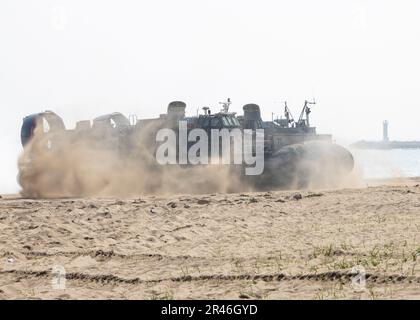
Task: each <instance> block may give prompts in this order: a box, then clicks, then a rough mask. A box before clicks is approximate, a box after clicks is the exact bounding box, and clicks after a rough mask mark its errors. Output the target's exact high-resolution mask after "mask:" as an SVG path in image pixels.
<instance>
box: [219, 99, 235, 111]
mask: <svg viewBox="0 0 420 320" xmlns="http://www.w3.org/2000/svg"><path fill="white" fill-rule="evenodd" d="M219 104H221V105H222V110H221V112H223V113H228V112H229V107H230V105H231V104H232V102H231V101H230V98H228V99H227V101H225V102H219Z"/></svg>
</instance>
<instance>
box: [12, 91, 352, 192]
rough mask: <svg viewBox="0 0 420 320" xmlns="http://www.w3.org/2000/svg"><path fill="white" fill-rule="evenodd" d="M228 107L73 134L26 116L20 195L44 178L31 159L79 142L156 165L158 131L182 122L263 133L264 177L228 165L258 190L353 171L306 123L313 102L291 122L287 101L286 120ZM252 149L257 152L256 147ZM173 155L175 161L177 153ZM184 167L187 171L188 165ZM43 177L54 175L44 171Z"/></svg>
mask: <svg viewBox="0 0 420 320" xmlns="http://www.w3.org/2000/svg"><path fill="white" fill-rule="evenodd" d="M230 104H231V101H230V99H228V101H227V102H224V103H222V110H221V111H219V112H216V113H211V110H210V108H208V107H204V108H203V113H202V114H200V115H197V116H191V117H186V115H185V110H186V104H185V103H184V102H182V101H173V102H171V103H170V104H169V105H168V108H167V113H166V114H161V115H160V116H159V118H155V119H139V120H137V118H136V117H134V116H130V117H129V118H127V117H125V116H124V115H123V114H121V113H118V112H116V113H112V114H109V115H104V116H101V117H98V118H95V119H94V120H93V121H92V122H90V121H79V122H78V123H77V124H76V128H75V129H74V130H66V128H65V126H64V122H63V120H62V119H61V118H60V117H59V116H58V115H57V114H55V113H54V112H51V111H45V112H42V113H37V114H32V115H29V116H27V117H25V118H24V120H23V125H22V129H21V140H22V145H23V147H24V149H25V157H23V158H21V159H20V161H19V178H18V180H19V183H20V185H21V186H22V191H23V193H24V194H26V195H30V196H36V195H37V194H36V190H33V188H32V186H33V185H34V184H33V182H34V179H40V178H42V177H40V176H39V174H35V173H34V171H35V170H34V169H33V166H34V165H33V163H34V161H33V159H34V158H35V157H37V156H39V154H42V153H48V154H52V155H54V154H56V155H57V156H59V154H60V149H61V148H67V149H68V148H71V146H72V145H73V144H75V143H78V142H81V141H83V142H84V143H86V144H87V145H88V146H89V148H92V149H95V148H96V149H110V150H112V151H115V152H116V153H117V154H118V156H119V157H120V158H136V157H138V158H139V161H146V160H145V159H147V161H151V159H153V160H154V162H155V163H154V164H153V163H151V164H150V165H155V166H159V164H158V163H157V161H156V157H155V155H156V150H157V148H158V143H157V142H156V135H157V132H158V131H159V130H160V129H164V128H168V129H173V130H175V131H179V123H180V121H185V122H186V123H187V130H188V131H190V130H193V129H197V128H198V129H202V130H204V131H206V132H209V133H210V131H211V130H213V129H219V130H222V129H227V130H229V131H232V130H240V131H241V132H242V133H245V132H251V133H255V132H257V131H261V130H263V148H262V150H263V159H264V170H263V172H262V174H260V175H249V176H248V175H246V174H245V173H244V172H245V169H246V168H245V167H246V165H242V166H237V165H233V166H232V170H233V171H235V172H236V173H237V174H238V175H239V176H240V177H241V179H243V181H244V183H247V184H249V185H252V186H253V187H254V188H256V189H260V190H261V189H265V190H267V189H268V190H269V189H274V188H282V189H286V188H307V187H310V186H311V183H313V182H314V181H315V182H316V184H318V185H319V184H320V185H321V186H325V187H326V186H335V184H337V183H339V181H340V179H341V178H342V177H345V176H346V175H348V174H349V173H350V172H351V171H352V170H353V166H354V160H353V156H352V154H351V153H350V152H349V151H348V150H346V149H345V148H343V147H342V146H340V145H338V144H335V143H334V142H333V141H332V136H331V135H325V134H317V132H316V128H315V127H312V126H311V125H310V122H309V114H310V112H311V109H310V107H309V105H310V104H313V102H308V101H305V104H304V107H303V109H302V112H301V114H300V117H299V119H298V121H295V120H294V119H293V117H292V115H291V112H290V110H289V108H288V106H287V104H286V103H285V106H284V117H282V118H281V119H277V120H273V121H263V120H262V118H261V113H260V107H259V106H258V105H257V104H247V105H245V106H243V111H244V113H243V115H241V116H237V115H236V113H234V112H230V111H229V107H230ZM208 137H211V134H209V135H208ZM209 139H210V138H209ZM139 140H142V141H143V142H144V143H143V146H146V148H142V149H141V150H137V149H136V146H138V145H139ZM193 144H194V143H191V142H188V146H187V148H191V147H192V145H193ZM208 145H210V143H209V144H208ZM177 147H179V146H177ZM61 150H62V149H61ZM251 150H252V151H251V152H253V153H254V154H255V152H256V150H255V143H254V145H253V147H252V148H251ZM177 152H178V153H177V157H179V156H180V155H179V150H177ZM147 153H148V155H147V156H146V154H147ZM152 162H153V161H152ZM38 165H39V164H38ZM185 169H188V164H187V165H186V166H185ZM157 172H159V171H157ZM43 174H44V175H54V174H55V173H54V172H53V171H50V172H49V171H48V170H43ZM180 191H182V190H180Z"/></svg>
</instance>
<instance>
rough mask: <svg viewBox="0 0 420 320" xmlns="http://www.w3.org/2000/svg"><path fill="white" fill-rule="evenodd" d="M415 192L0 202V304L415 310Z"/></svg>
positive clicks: (419, 288) (418, 275)
mask: <svg viewBox="0 0 420 320" xmlns="http://www.w3.org/2000/svg"><path fill="white" fill-rule="evenodd" d="M418 183H419V182H418V181H416V180H410V181H405V182H404V183H401V182H398V183H394V184H391V185H390V184H387V185H380V184H379V183H372V184H371V185H373V186H370V187H367V188H362V189H344V190H334V191H313V192H310V191H296V192H292V191H287V192H285V191H279V192H255V193H243V194H239V193H236V194H209V195H179V196H142V197H140V198H134V199H93V198H90V199H49V200H33V199H21V198H19V197H14V196H3V197H2V198H1V199H0V259H1V260H0V298H1V299H32V298H41V299H108V298H111V299H419V298H420V187H419V185H418Z"/></svg>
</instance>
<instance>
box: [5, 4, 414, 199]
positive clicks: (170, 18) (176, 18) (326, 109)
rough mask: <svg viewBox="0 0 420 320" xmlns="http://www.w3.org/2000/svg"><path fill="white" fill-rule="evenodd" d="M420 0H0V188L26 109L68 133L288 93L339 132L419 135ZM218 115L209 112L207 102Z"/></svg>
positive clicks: (353, 136)
mask: <svg viewBox="0 0 420 320" xmlns="http://www.w3.org/2000/svg"><path fill="white" fill-rule="evenodd" d="M419 77H420V1H418V0H404V1H396V0H395V1H384V0H371V1H356V0H352V1H350V0H349V1H345V0H343V1H333V0H317V1H313V0H312V1H311V0H306V1H304V0H300V1H299V0H298V1H296V0H288V1H281V0H273V1H264V0H258V1H257V0H255V1H244V0H230V1H229V0H209V1H204V0H167V1H163V0H153V1H124V0H119V1H105V0H83V1H82V0H80V1H78V0H77V1H75V0H71V1H70V0H68V1H64V0H61V1H55V0H50V1H43V0H37V1H32V0H26V1H25V0H1V1H0V106H1V111H2V116H3V123H2V126H1V127H0V146H1V150H2V153H1V161H0V178H1V180H0V193H1V192H15V191H16V190H17V186H16V183H15V176H16V174H17V172H16V159H17V156H18V153H19V152H20V150H21V147H20V141H19V131H20V125H21V121H22V118H23V116H24V115H26V114H29V113H34V112H38V111H42V110H45V109H50V110H54V111H56V112H57V113H59V114H60V115H62V116H63V117H64V118H65V119H66V124H67V125H68V126H69V127H73V126H74V124H75V121H76V120H77V119H92V118H94V117H95V116H97V115H100V114H105V113H108V112H112V111H121V112H123V113H125V114H130V113H134V114H137V115H138V116H139V117H141V116H144V117H150V116H154V115H158V114H159V113H162V112H164V111H165V110H166V106H167V104H168V102H170V101H171V100H178V99H181V100H184V101H185V102H186V103H187V106H188V109H187V111H188V113H190V114H196V112H197V108H199V107H200V108H201V107H202V106H204V105H210V106H214V107H215V108H216V109H218V108H219V106H218V105H217V102H219V101H222V100H224V99H226V98H227V97H230V98H231V99H232V101H233V103H234V104H233V106H232V108H233V110H234V111H241V108H242V105H243V104H245V103H249V102H255V103H258V104H259V105H260V106H261V107H262V109H263V115H264V116H265V118H267V119H269V118H271V112H275V113H276V114H280V113H281V104H280V102H281V101H284V100H287V101H288V103H289V106H290V107H291V109H292V110H293V111H294V113H295V117H297V116H298V113H299V111H300V109H301V108H302V106H303V101H304V100H305V99H312V98H313V97H315V99H316V100H317V102H318V104H317V105H316V106H315V107H314V109H313V114H312V118H313V123H314V124H315V125H317V127H318V131H319V132H320V133H332V134H334V136H335V137H336V138H337V139H339V140H344V141H345V140H348V141H352V140H357V139H361V138H366V139H379V138H380V137H381V122H382V120H383V119H388V120H390V135H391V138H393V139H419V140H420V124H419V119H420V95H419V93H420V81H419ZM213 110H215V109H213Z"/></svg>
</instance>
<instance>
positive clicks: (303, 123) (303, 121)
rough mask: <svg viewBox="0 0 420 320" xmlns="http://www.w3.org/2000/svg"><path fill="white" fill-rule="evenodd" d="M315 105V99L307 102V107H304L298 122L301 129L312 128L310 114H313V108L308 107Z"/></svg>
mask: <svg viewBox="0 0 420 320" xmlns="http://www.w3.org/2000/svg"><path fill="white" fill-rule="evenodd" d="M315 104H316V102H315V99H313V101H308V100H305V105H304V106H303V109H302V112H301V113H300V117H299V120H298V125H299V126H300V127H310V123H309V114H310V113H311V108H309V107H308V105H315Z"/></svg>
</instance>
